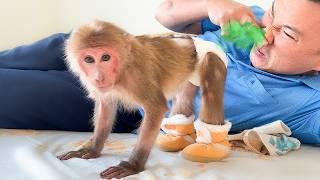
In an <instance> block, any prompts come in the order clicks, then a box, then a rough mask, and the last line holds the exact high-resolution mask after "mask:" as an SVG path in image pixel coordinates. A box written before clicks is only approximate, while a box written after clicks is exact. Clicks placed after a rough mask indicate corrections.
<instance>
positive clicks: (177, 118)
mask: <svg viewBox="0 0 320 180" xmlns="http://www.w3.org/2000/svg"><path fill="white" fill-rule="evenodd" d="M193 121H194V115H192V116H189V117H186V116H184V115H183V114H176V115H174V116H171V117H169V118H165V119H164V120H163V121H162V125H161V129H162V130H163V131H164V132H165V134H159V136H158V138H157V141H156V145H157V146H158V147H159V148H160V149H161V150H162V151H166V152H177V151H181V150H182V149H184V148H185V147H187V146H188V145H190V144H193V143H195V140H196V134H195V130H194V127H193Z"/></svg>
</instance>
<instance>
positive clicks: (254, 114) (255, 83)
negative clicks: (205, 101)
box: [156, 0, 320, 144]
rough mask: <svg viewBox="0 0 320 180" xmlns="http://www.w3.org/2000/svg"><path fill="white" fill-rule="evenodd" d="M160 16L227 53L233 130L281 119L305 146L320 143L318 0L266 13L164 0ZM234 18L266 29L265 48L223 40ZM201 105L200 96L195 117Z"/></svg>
mask: <svg viewBox="0 0 320 180" xmlns="http://www.w3.org/2000/svg"><path fill="white" fill-rule="evenodd" d="M156 18H157V19H158V21H159V22H160V23H161V24H163V25H164V26H166V27H167V28H169V29H171V30H174V31H178V32H186V33H194V34H201V35H199V37H201V38H202V39H204V40H207V41H212V42H214V43H217V44H219V45H220V46H222V48H223V49H224V51H225V53H226V54H227V57H228V61H229V62H228V69H227V70H228V74H227V79H226V84H225V95H224V111H225V112H224V113H225V119H226V120H229V121H230V122H232V128H231V131H242V130H244V129H249V128H253V127H256V126H261V125H263V124H267V123H270V122H273V121H275V120H278V119H280V120H282V121H283V122H284V123H285V124H287V125H288V126H289V127H290V128H291V130H292V132H293V134H292V135H293V136H294V137H296V138H298V139H299V140H300V141H301V142H302V143H309V144H320V75H319V74H318V72H319V71H320V36H319V35H318V32H320V0H275V1H274V2H273V4H272V7H271V8H270V9H269V10H268V11H267V12H265V13H264V12H263V10H262V9H261V8H258V7H252V8H249V7H247V6H244V5H242V4H240V3H238V2H234V1H232V0H166V1H164V2H163V3H162V4H161V5H160V6H159V8H158V10H157V15H156ZM233 20H235V21H240V22H241V23H243V22H246V21H249V22H252V23H254V24H256V25H259V26H261V27H264V28H265V31H266V34H265V38H266V40H265V43H264V44H263V46H262V47H252V49H248V50H242V49H237V48H236V47H234V45H233V44H231V43H228V42H225V41H223V40H222V39H221V36H220V34H221V30H220V27H219V26H223V25H224V24H227V23H228V22H230V21H233ZM192 93H193V91H192V90H190V92H189V96H190V95H192ZM187 96H188V95H187ZM199 103H200V94H199V92H198V94H197V95H196V98H195V102H194V109H195V113H196V114H197V113H198V112H199V107H200V105H199ZM180 111H181V112H183V110H180ZM185 111H187V114H188V113H190V112H188V109H185Z"/></svg>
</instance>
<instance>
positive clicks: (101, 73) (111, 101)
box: [59, 21, 226, 178]
mask: <svg viewBox="0 0 320 180" xmlns="http://www.w3.org/2000/svg"><path fill="white" fill-rule="evenodd" d="M106 52H108V53H109V55H110V60H109V59H108V57H107V60H106V61H103V60H102V55H105V53H106ZM66 55H67V58H66V62H67V63H68V65H69V67H70V69H71V70H72V71H73V72H74V73H75V75H77V76H78V77H79V78H80V80H81V82H82V83H83V85H84V87H85V89H86V90H87V92H88V94H89V97H91V98H92V99H93V100H94V101H95V104H96V107H95V116H94V122H95V130H94V135H93V137H92V139H91V140H90V141H88V142H87V143H86V144H85V145H84V146H83V147H82V148H81V149H80V150H78V151H71V152H69V153H66V154H64V155H61V156H59V159H61V160H66V159H70V158H73V157H78V158H85V159H88V158H96V157H98V156H99V155H100V153H101V150H102V148H103V143H104V140H105V137H107V136H108V134H109V133H110V131H111V127H112V123H113V120H114V119H115V112H116V108H117V106H116V102H118V100H119V101H120V102H121V103H122V104H124V106H125V107H129V108H130V107H131V105H132V104H134V105H140V106H142V107H143V109H144V111H145V116H144V119H143V121H142V125H141V127H140V135H139V138H138V142H137V145H136V147H135V148H134V150H133V153H132V155H131V156H130V158H129V160H128V161H126V162H121V163H120V164H119V165H118V166H114V167H110V168H108V169H107V170H105V171H103V172H102V173H101V174H100V175H101V177H103V178H114V177H115V178H122V177H125V176H128V175H131V174H135V173H138V172H140V171H142V170H143V169H144V166H145V163H146V161H147V159H148V156H149V154H150V151H151V148H152V146H153V143H154V141H155V139H156V137H157V134H158V133H159V129H160V124H161V120H162V118H163V117H164V113H165V112H166V111H167V106H166V101H167V100H168V98H169V97H172V96H173V95H175V94H176V93H177V92H178V91H179V90H181V89H182V90H183V91H181V92H191V93H194V92H195V91H194V90H191V91H184V88H186V87H191V86H193V85H191V84H190V83H189V82H188V80H189V77H190V76H191V75H192V73H193V72H194V71H195V70H196V68H197V66H198V65H199V69H200V79H201V81H200V86H201V88H202V90H203V97H202V106H201V111H200V117H201V118H203V120H204V121H205V122H207V123H213V124H223V122H224V120H223V109H222V108H223V102H222V100H223V87H224V80H225V75H226V68H225V65H224V64H223V62H222V61H220V59H219V57H218V56H217V55H215V54H213V53H208V54H207V56H206V59H205V60H204V61H201V63H199V61H198V59H197V54H196V52H195V46H194V43H193V40H192V38H191V37H190V36H189V35H183V36H181V37H178V38H177V37H175V36H170V35H169V36H161V35H160V36H132V35H130V34H128V33H127V32H125V31H124V30H122V29H120V28H118V27H117V26H115V25H113V24H111V23H108V22H103V21H95V22H93V23H91V24H88V25H84V26H82V27H80V28H79V29H78V30H76V31H74V32H73V33H72V34H71V36H70V38H69V40H68V42H67V44H66ZM89 55H90V56H89ZM91 56H94V58H93V60H94V61H93V62H87V61H84V60H85V59H86V58H87V57H91ZM97 57H98V58H97ZM91 60H92V59H91ZM97 83H98V85H99V86H101V87H104V84H106V85H108V86H106V87H107V88H108V90H107V91H106V90H102V89H101V88H100V87H98V85H97ZM110 84H111V85H110ZM99 88H100V89H99ZM192 88H194V87H191V89H192ZM186 94H188V93H183V95H181V96H180V98H182V99H184V98H193V97H185V96H186ZM183 102H184V101H179V103H178V104H176V105H175V106H176V107H178V108H173V109H175V111H176V112H179V111H180V110H181V107H183V106H184V105H183ZM188 106H190V104H189V105H188ZM115 172H116V173H115Z"/></svg>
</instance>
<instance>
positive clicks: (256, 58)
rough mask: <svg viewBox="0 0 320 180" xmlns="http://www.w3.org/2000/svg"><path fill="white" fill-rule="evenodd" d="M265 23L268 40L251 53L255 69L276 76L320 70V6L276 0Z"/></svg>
mask: <svg viewBox="0 0 320 180" xmlns="http://www.w3.org/2000/svg"><path fill="white" fill-rule="evenodd" d="M262 24H263V25H264V26H265V27H266V39H267V41H266V43H265V44H264V46H262V47H261V48H257V47H254V48H253V49H252V50H251V53H250V59H251V63H252V65H253V66H255V67H256V68H258V69H262V70H265V71H268V72H271V73H276V74H302V73H307V72H310V71H320V3H315V2H311V1H308V0H275V2H274V3H273V7H272V8H271V9H270V10H269V11H267V12H266V13H265V15H264V17H263V19H262Z"/></svg>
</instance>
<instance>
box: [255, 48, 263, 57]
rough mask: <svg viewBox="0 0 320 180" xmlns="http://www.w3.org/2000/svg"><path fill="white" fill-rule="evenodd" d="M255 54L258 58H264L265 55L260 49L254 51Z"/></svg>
mask: <svg viewBox="0 0 320 180" xmlns="http://www.w3.org/2000/svg"><path fill="white" fill-rule="evenodd" d="M256 54H257V55H258V56H259V57H264V56H265V54H264V53H263V51H262V49H261V48H257V49H256Z"/></svg>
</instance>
